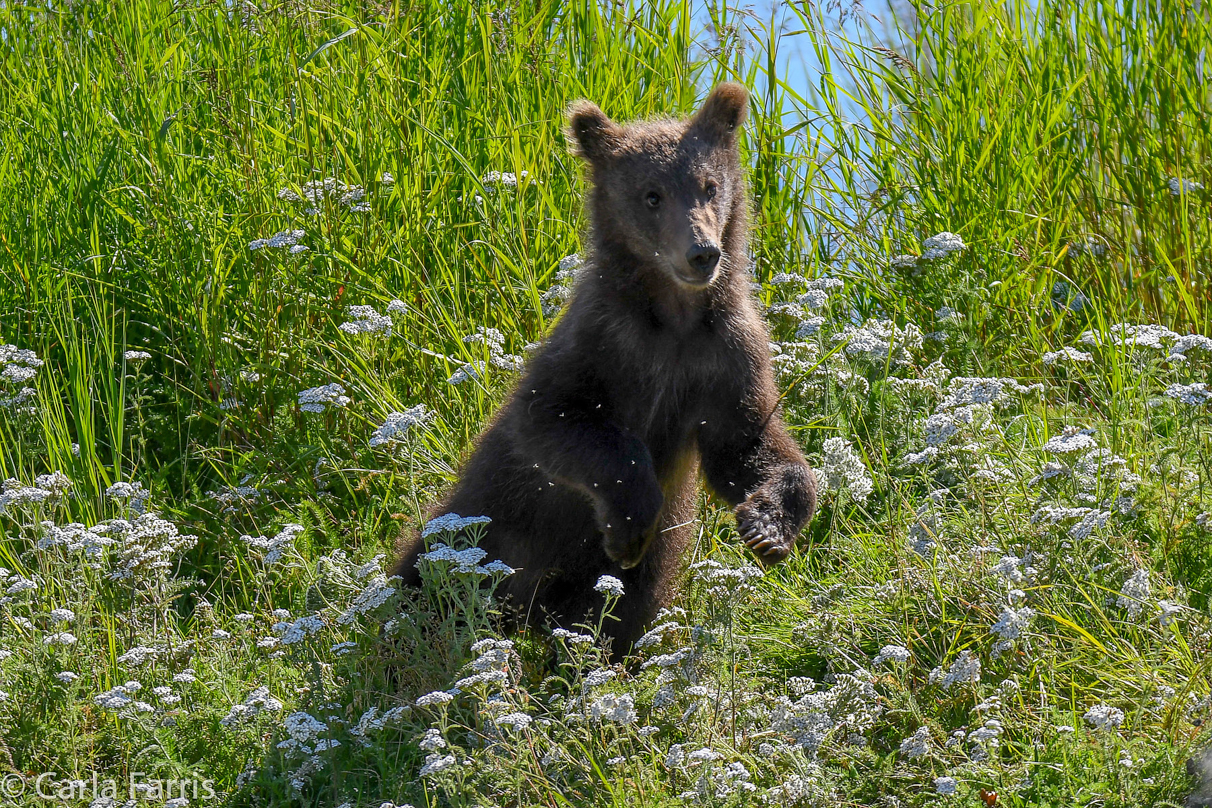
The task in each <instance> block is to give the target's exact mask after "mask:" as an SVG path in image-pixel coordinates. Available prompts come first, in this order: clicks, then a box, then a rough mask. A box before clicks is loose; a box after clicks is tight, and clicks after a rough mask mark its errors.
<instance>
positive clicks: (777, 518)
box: [736, 497, 795, 567]
mask: <svg viewBox="0 0 1212 808" xmlns="http://www.w3.org/2000/svg"><path fill="white" fill-rule="evenodd" d="M736 524H737V530H738V531H739V532H740V534H741V541H743V542H745V545H746V546H747V547H748V548H749V549H750V550H752V551H753V554H754V555H756V556H757V558H758V561H760V562H762V565H763V566H766V567H770V566H773V565H775V564H777V563H779V562H780V561H782V560H783V559H784V558H786V557H787V556H788V555H789V554H790V553H791V548H792V546H793V545H794V544H795V537H794V536H791V535H788V532H789V531H788V529H787V526H786V519H785V518H784V517H783V516H782V514H780V513H779V512H778V509H777V508H776V507H775V506H774V505H773V503H771V502H769V501H766V500H764V499H755V498H754V497H750V498H749V499H747V500H745V501H744V502H742V503H741V504H740V505H738V506H737V509H736Z"/></svg>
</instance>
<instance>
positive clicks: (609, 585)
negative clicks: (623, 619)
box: [593, 575, 623, 598]
mask: <svg viewBox="0 0 1212 808" xmlns="http://www.w3.org/2000/svg"><path fill="white" fill-rule="evenodd" d="M593 591H595V592H601V593H602V594H603V595H606V596H607V597H616V598H621V597H623V582H622V581H620V580H619V579H618V578H616V577H614V576H613V575H603V576H602V577H601V578H598V582H597V583H596V584H594V585H593Z"/></svg>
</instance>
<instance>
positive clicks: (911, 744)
mask: <svg viewBox="0 0 1212 808" xmlns="http://www.w3.org/2000/svg"><path fill="white" fill-rule="evenodd" d="M900 751H901V754H902V755H904V756H905V757H907V758H909V759H910V760H916V759H917V758H920V757H925V756H926V755H928V754H930V728H929V727H919V728H918V730H917V732H914V733H913V734H912V735H910V736H909V737H908V738H906V739H905V740H903V741H901V750H900Z"/></svg>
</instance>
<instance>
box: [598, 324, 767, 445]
mask: <svg viewBox="0 0 1212 808" xmlns="http://www.w3.org/2000/svg"><path fill="white" fill-rule="evenodd" d="M745 375H746V363H745V361H744V355H743V354H742V353H741V352H740V351H739V350H738V349H735V348H730V346H728V345H727V344H726V343H725V342H723V341H717V340H714V339H711V338H700V339H697V340H692V341H691V340H682V341H674V340H668V341H663V340H654V341H653V343H651V344H650V345H649V346H648V350H647V351H646V352H644V353H643V354H642V355H640V356H638V357H637V358H635V359H632V360H631V361H620V362H618V363H617V365H616V366H615V379H614V382H613V384H612V385H611V386H612V388H613V391H614V395H613V396H612V398H613V401H614V412H615V415H616V418H617V419H618V420H619V422H620V425H621V426H623V427H625V428H626V429H628V430H629V431H631V432H633V433H634V434H637V435H640V436H641V437H642V438H643V440H644V442H645V443H646V444H647V446H648V448H649V451H650V452H651V453H652V456H653V460H654V461H655V462H656V464H657V466H658V468H659V467H661V466H663V465H665V464H666V463H667V462H669V463H672V462H676V459H677V457H679V456H681V455H683V454H685V452H686V450H687V448H688V447H689V446H690V445H691V444H692V443H693V441H694V435H695V432H696V430H697V427H698V425H699V424H700V423H701V422H702V421H703V419H704V418H706V417H708V416H709V414H710V413H714V412H715V411H716V410H718V408H720V407H721V406H727V402H728V401H730V400H731V399H734V398H739V395H740V393H739V392H738V391H739V390H740V389H741V384H742V383H743V378H744V377H745Z"/></svg>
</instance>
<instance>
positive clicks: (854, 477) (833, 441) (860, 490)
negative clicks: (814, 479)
mask: <svg viewBox="0 0 1212 808" xmlns="http://www.w3.org/2000/svg"><path fill="white" fill-rule="evenodd" d="M821 470H822V472H823V473H824V475H825V483H826V486H827V487H828V488H829V490H830V491H841V490H843V489H845V490H847V491H849V492H850V495H851V496H852V497H854V498H855V499H857V500H866V499H867V497H868V496H870V494H871V492H872V491H873V490H875V485H874V483H873V482H872V481H871V476H870V475H869V474H868V473H867V466H866V465H864V463H863V461H862V458H860V457H859V456H858V454H856V453H855V451H854V450H853V449H852V448H850V441H848V440H846V439H845V438H836V437H835V438H827V439H826V440H825V445H824V463H823V465H822V469H821Z"/></svg>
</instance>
